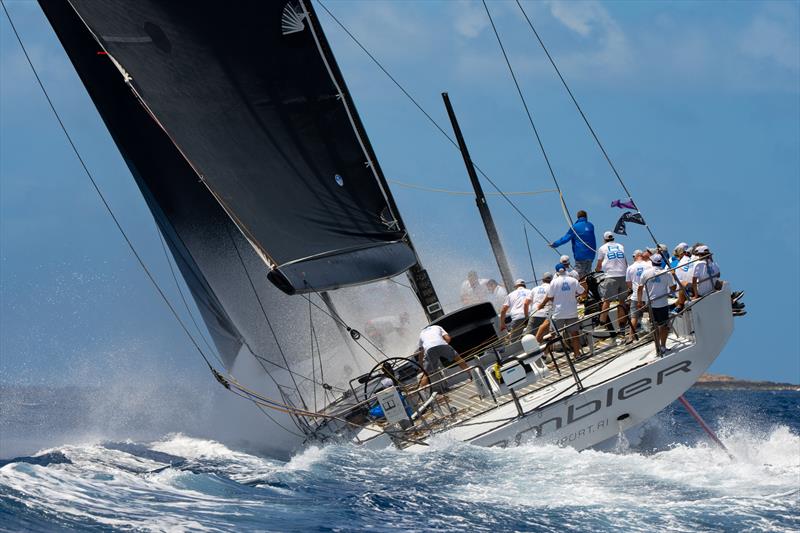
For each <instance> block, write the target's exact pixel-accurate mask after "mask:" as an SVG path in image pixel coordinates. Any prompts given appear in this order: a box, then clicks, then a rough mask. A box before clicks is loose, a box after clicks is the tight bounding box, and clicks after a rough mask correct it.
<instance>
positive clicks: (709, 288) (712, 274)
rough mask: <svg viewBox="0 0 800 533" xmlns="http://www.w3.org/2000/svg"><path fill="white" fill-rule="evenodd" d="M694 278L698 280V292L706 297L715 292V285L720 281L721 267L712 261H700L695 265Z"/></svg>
mask: <svg viewBox="0 0 800 533" xmlns="http://www.w3.org/2000/svg"><path fill="white" fill-rule="evenodd" d="M692 277H694V278H697V292H698V293H700V294H699V296H705V295H706V294H710V293H712V292H714V285H715V284H716V282H717V280H718V279H719V267H718V266H717V264H716V263H715V262H714V261H712V260H711V259H706V260H705V261H702V260H701V261H698V262H697V263H695V264H694V273H693V274H692Z"/></svg>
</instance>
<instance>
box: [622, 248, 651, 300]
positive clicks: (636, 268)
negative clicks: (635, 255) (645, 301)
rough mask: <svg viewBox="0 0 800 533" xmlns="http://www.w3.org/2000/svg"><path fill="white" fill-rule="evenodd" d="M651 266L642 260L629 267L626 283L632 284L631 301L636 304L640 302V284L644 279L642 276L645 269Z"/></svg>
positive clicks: (626, 273)
mask: <svg viewBox="0 0 800 533" xmlns="http://www.w3.org/2000/svg"><path fill="white" fill-rule="evenodd" d="M648 266H649V264H648V262H647V261H642V260H641V259H640V260H638V261H636V262H634V263H633V264H632V265H631V266H629V267H628V270H627V271H626V272H625V281H626V282H630V284H631V291H633V292H632V294H631V301H632V302H635V301H637V300H638V298H639V295H638V290H639V282H640V281H641V279H642V274H644V271H645V269H647V267H648Z"/></svg>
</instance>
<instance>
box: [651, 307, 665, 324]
mask: <svg viewBox="0 0 800 533" xmlns="http://www.w3.org/2000/svg"><path fill="white" fill-rule="evenodd" d="M653 321H654V322H655V323H656V325H657V326H666V325H667V322H669V306H664V307H653Z"/></svg>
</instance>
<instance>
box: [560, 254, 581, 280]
mask: <svg viewBox="0 0 800 533" xmlns="http://www.w3.org/2000/svg"><path fill="white" fill-rule="evenodd" d="M559 262H560V263H561V264H562V265H564V269H565V270H566V271H567V276H572V277H573V278H575V279H577V280H580V279H581V275H580V274H579V273H578V271H577V270H575V269H574V268H572V266H571V265H570V264H569V256H568V255H562V256H561V259H559Z"/></svg>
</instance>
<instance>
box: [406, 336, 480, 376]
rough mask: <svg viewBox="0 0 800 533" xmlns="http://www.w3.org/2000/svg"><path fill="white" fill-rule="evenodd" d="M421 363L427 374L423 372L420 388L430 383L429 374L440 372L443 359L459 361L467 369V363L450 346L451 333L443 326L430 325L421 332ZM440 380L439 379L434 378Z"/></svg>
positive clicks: (418, 355) (418, 350)
mask: <svg viewBox="0 0 800 533" xmlns="http://www.w3.org/2000/svg"><path fill="white" fill-rule="evenodd" d="M417 357H418V358H419V359H418V361H419V364H420V366H421V367H422V368H423V370H425V372H426V373H427V374H423V376H422V379H421V380H420V381H419V388H420V389H421V388H422V387H424V386H426V385H428V384H429V383H430V379H428V376H430V375H432V374H434V373H438V372H439V371H440V370H441V369H442V363H441V359H444V360H446V361H447V362H448V364H450V363H458V366H460V367H461V368H462V369H463V370H467V363H465V362H464V360H463V359H462V358H461V356H460V355H458V352H456V351H455V349H453V347H452V346H450V335H448V334H447V332H446V331H445V330H444V329H443V328H442V327H441V326H434V325H430V326H428V327H426V328H424V329H423V330H422V331H421V332H420V334H419V347H418V348H417ZM470 379H471V378H470ZM434 381H438V379H434Z"/></svg>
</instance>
